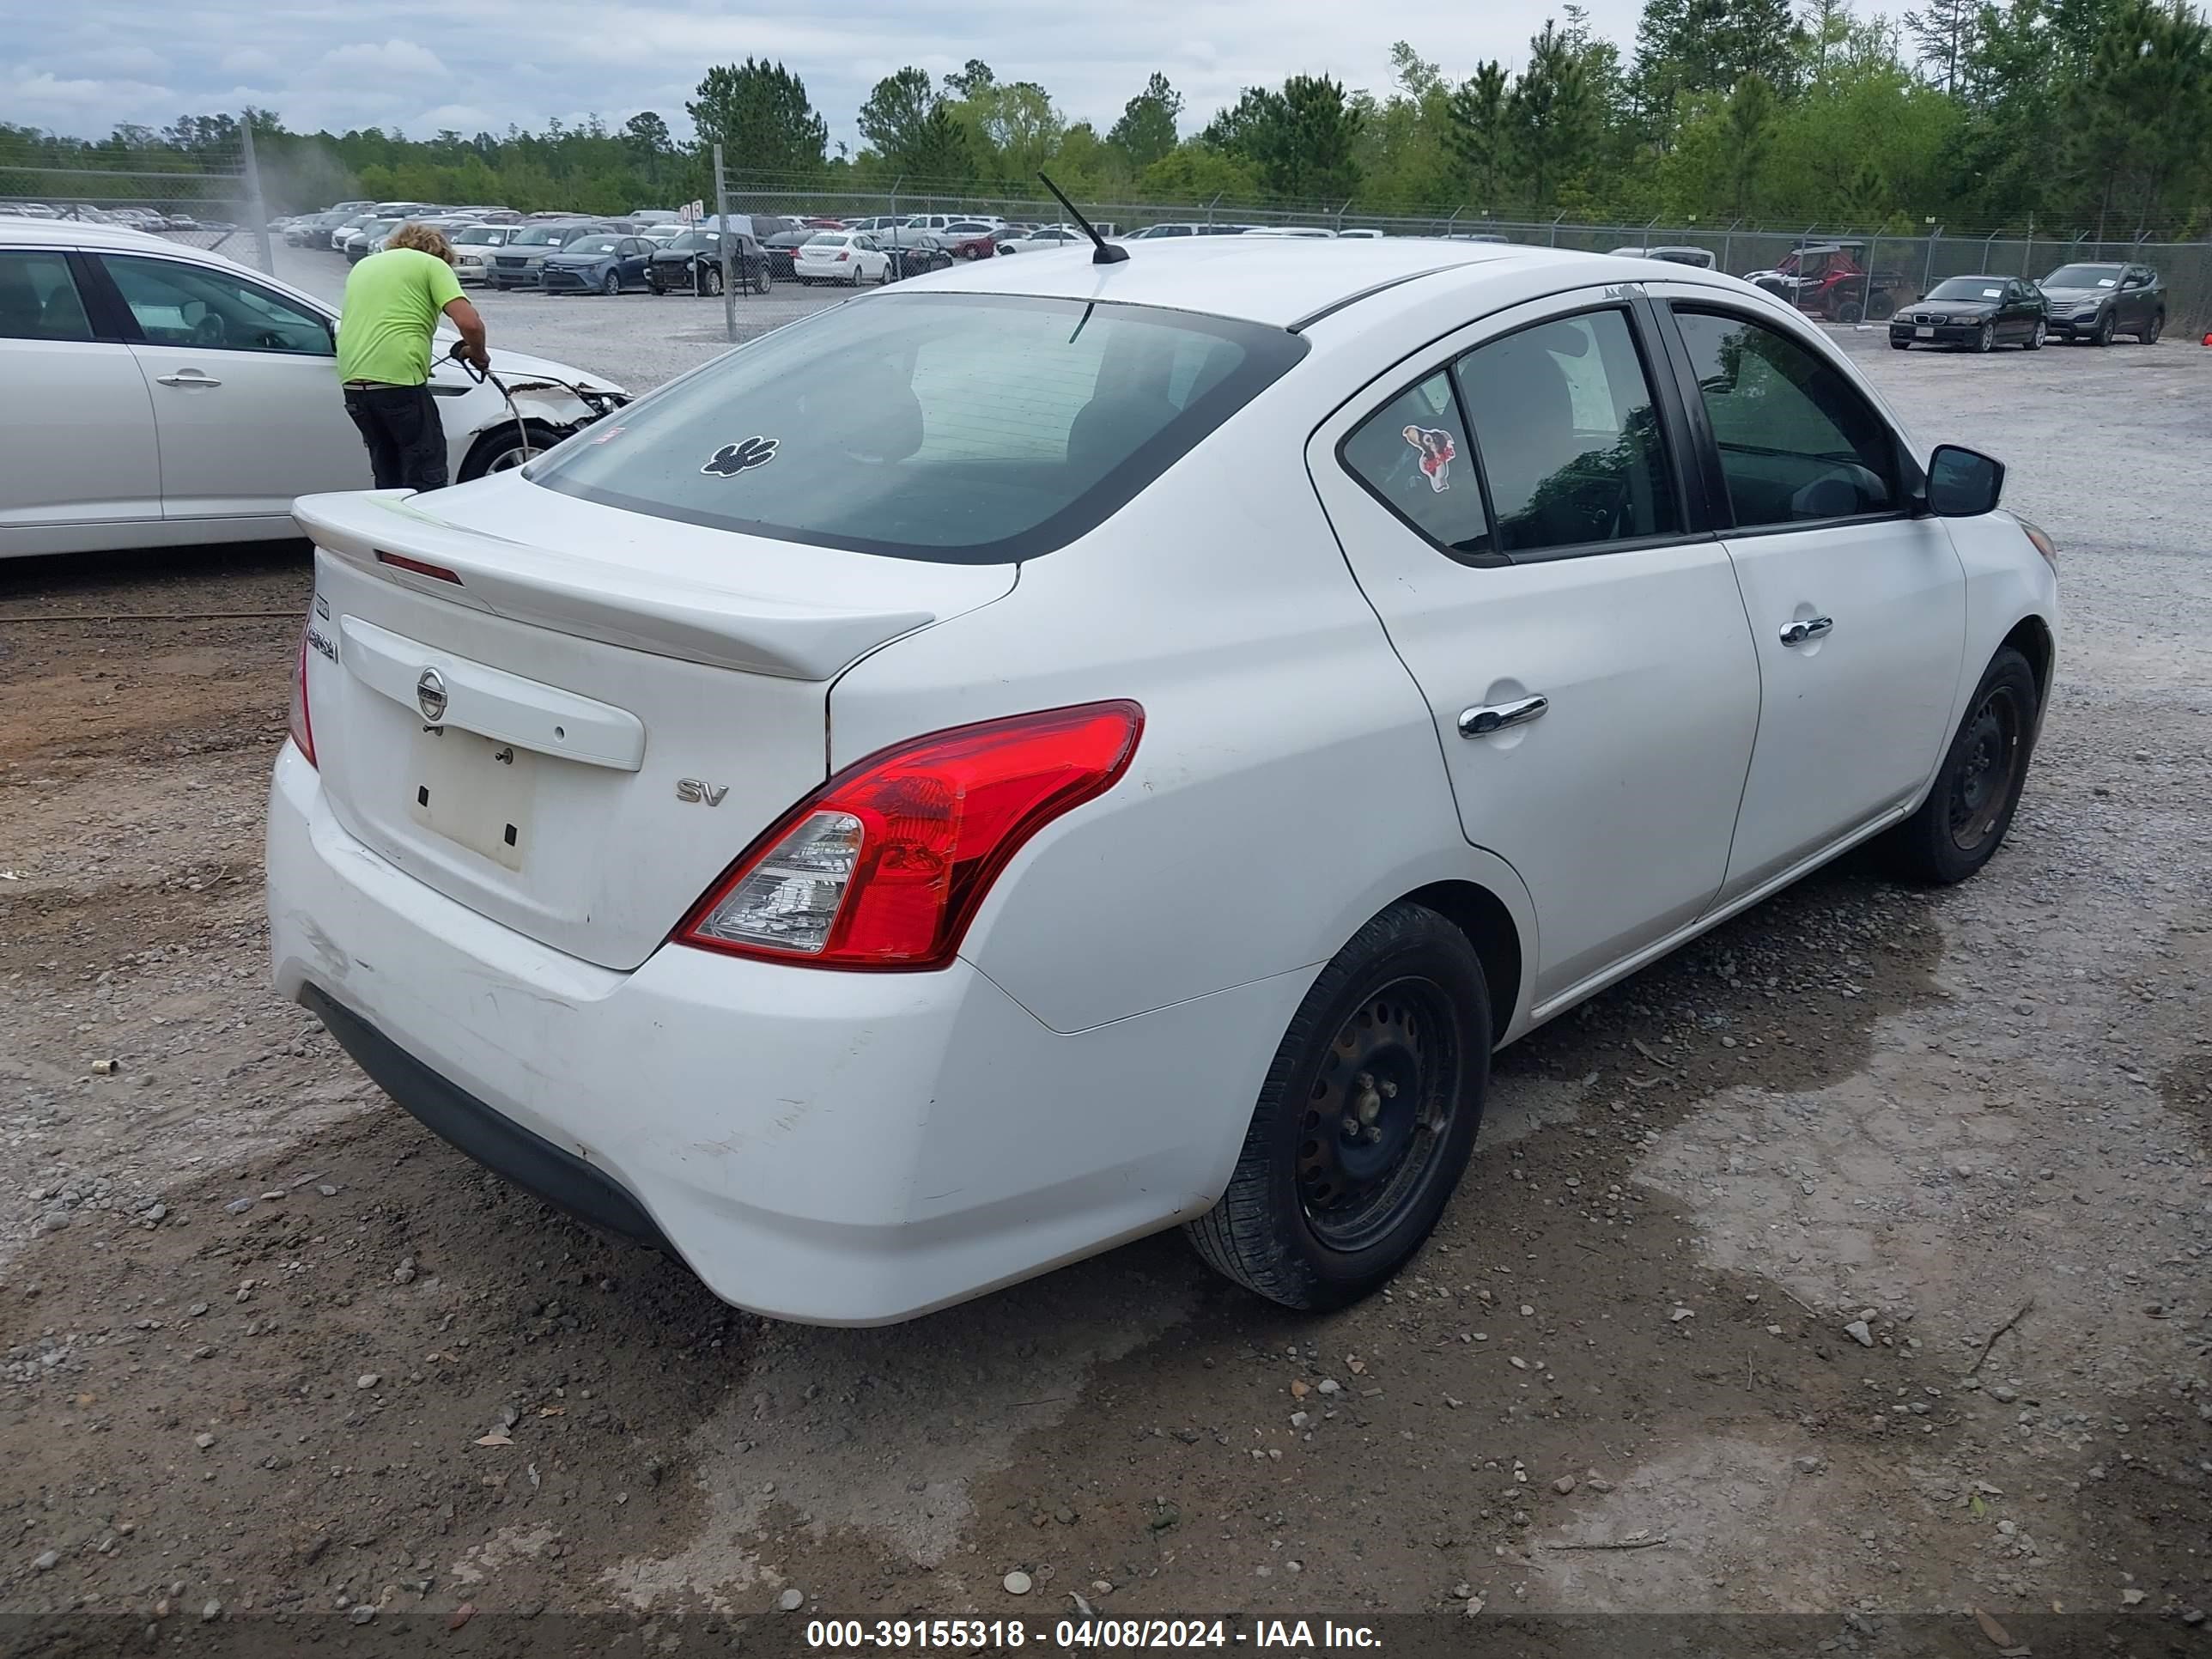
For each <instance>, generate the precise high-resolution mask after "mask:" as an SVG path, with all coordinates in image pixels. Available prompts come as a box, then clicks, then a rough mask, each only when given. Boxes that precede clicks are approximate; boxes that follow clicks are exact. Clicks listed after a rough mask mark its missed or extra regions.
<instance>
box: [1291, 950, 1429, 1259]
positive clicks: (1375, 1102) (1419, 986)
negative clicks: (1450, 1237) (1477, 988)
mask: <svg viewBox="0 0 2212 1659" xmlns="http://www.w3.org/2000/svg"><path fill="white" fill-rule="evenodd" d="M1453 1030H1454V1028H1453V1025H1452V1022H1451V1018H1450V1016H1449V1003H1448V1001H1447V1000H1446V998H1445V995H1444V993H1443V990H1442V989H1441V988H1440V987H1438V986H1437V985H1436V984H1435V983H1434V982H1433V981H1430V980H1426V979H1421V978H1407V979H1401V980H1396V981H1392V982H1391V983H1390V984H1389V985H1386V986H1384V987H1383V988H1382V989H1381V990H1379V991H1376V992H1375V993H1374V994H1371V995H1370V996H1369V997H1368V998H1367V999H1366V1000H1364V1001H1363V1002H1362V1003H1361V1004H1360V1005H1359V1006H1358V1007H1357V1008H1355V1009H1353V1010H1352V1013H1351V1015H1350V1016H1349V1017H1348V1018H1346V1020H1345V1022H1344V1024H1342V1025H1341V1026H1340V1028H1339V1029H1338V1030H1337V1033H1336V1036H1335V1037H1334V1039H1333V1040H1332V1041H1331V1042H1330V1043H1329V1046H1328V1051H1327V1053H1326V1054H1324V1055H1323V1056H1322V1062H1321V1065H1320V1067H1319V1069H1318V1070H1317V1072H1316V1074H1315V1077H1314V1081H1313V1085H1312V1088H1311V1091H1310V1093H1309V1095H1308V1097H1307V1099H1306V1102H1305V1109H1304V1114H1303V1115H1302V1116H1301V1118H1300V1121H1299V1127H1298V1140H1297V1156H1296V1162H1295V1169H1296V1180H1297V1192H1298V1204H1299V1207H1300V1209H1301V1211H1302V1212H1304V1216H1305V1220H1306V1225H1307V1226H1308V1227H1309V1228H1310V1229H1311V1230H1312V1232H1313V1235H1314V1237H1315V1238H1316V1240H1317V1241H1318V1242H1320V1243H1322V1244H1323V1245H1325V1246H1327V1247H1328V1249H1333V1250H1338V1251H1342V1252H1345V1253H1347V1254H1348V1253H1350V1252H1352V1251H1355V1250H1360V1249H1365V1248H1367V1247H1368V1246H1370V1245H1371V1244H1374V1243H1376V1242H1377V1241H1378V1240H1381V1239H1383V1238H1384V1237H1387V1236H1388V1235H1389V1233H1390V1231H1391V1230H1392V1229H1393V1228H1395V1226H1396V1225H1398V1224H1399V1223H1400V1222H1401V1220H1402V1219H1403V1218H1404V1217H1405V1215H1406V1213H1407V1212H1408V1211H1409V1210H1410V1209H1412V1208H1413V1206H1414V1205H1415V1204H1416V1203H1418V1202H1419V1200H1420V1197H1421V1194H1423V1193H1424V1192H1425V1190H1426V1189H1427V1187H1428V1185H1429V1181H1430V1177H1431V1176H1433V1175H1434V1173H1435V1172H1436V1170H1437V1167H1438V1164H1439V1161H1440V1158H1441V1156H1442V1153H1443V1147H1444V1145H1445V1143H1446V1142H1447V1141H1448V1140H1449V1139H1450V1138H1451V1132H1452V1124H1453V1121H1454V1119H1455V1117H1456V1115H1457V1114H1458V1111H1459V1094H1460V1086H1459V1085H1460V1066H1461V1056H1460V1054H1459V1053H1458V1049H1457V1044H1456V1043H1455V1041H1454V1037H1453Z"/></svg>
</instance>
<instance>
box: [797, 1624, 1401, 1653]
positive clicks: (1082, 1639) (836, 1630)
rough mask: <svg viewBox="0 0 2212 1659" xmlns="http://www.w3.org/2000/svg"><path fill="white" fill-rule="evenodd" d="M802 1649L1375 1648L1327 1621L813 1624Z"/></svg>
mask: <svg viewBox="0 0 2212 1659" xmlns="http://www.w3.org/2000/svg"><path fill="white" fill-rule="evenodd" d="M806 1645H807V1647H808V1648H809V1649H811V1650H816V1651H818V1652H823V1653H864V1652H877V1653H882V1652H892V1653H896V1652H900V1651H902V1650H932V1649H935V1650H953V1651H957V1650H961V1649H966V1650H969V1651H975V1650H984V1651H989V1650H1004V1649H1008V1648H1020V1647H1029V1646H1036V1647H1041V1648H1055V1649H1061V1650H1073V1649H1083V1648H1116V1649H1145V1648H1231V1647H1243V1648H1258V1649H1262V1650H1308V1651H1311V1650H1317V1649H1324V1648H1338V1649H1342V1648H1365V1649H1376V1648H1380V1647H1381V1646H1382V1645H1383V1644H1382V1642H1381V1640H1380V1638H1377V1636H1376V1633H1375V1632H1374V1631H1373V1630H1372V1629H1371V1628H1370V1626H1365V1625H1340V1624H1337V1623H1335V1622H1334V1620H1326V1619H1324V1620H1318V1621H1314V1620H1304V1619H1262V1620H1254V1621H1253V1622H1252V1623H1251V1624H1250V1625H1249V1626H1239V1625H1234V1624H1232V1623H1231V1622H1230V1621H1229V1620H1225V1619H1097V1618H1090V1619H1060V1620H1054V1621H1053V1622H1052V1623H1050V1624H1046V1623H1044V1622H1042V1621H1041V1620H1040V1621H1039V1622H1037V1623H1036V1624H1035V1625H1032V1624H1030V1622H1029V1621H1028V1620H1022V1619H878V1620H860V1619H816V1620H810V1621H808V1624H807V1626H806Z"/></svg>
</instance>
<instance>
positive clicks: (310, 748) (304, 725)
mask: <svg viewBox="0 0 2212 1659" xmlns="http://www.w3.org/2000/svg"><path fill="white" fill-rule="evenodd" d="M313 627H314V624H313V623H312V622H311V623H303V624H302V625H301V629H300V649H299V650H298V652H297V653H295V655H294V656H293V658H292V710H291V716H290V721H289V725H290V730H291V734H292V741H293V742H294V743H295V744H297V745H298V746H299V750H300V752H301V754H303V755H305V756H306V757H307V764H308V765H310V766H314V765H315V764H316V761H315V723H314V721H313V720H312V719H311V718H309V716H308V714H307V635H308V632H309V630H310V629H313Z"/></svg>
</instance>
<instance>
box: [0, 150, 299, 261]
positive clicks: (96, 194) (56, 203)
mask: <svg viewBox="0 0 2212 1659" xmlns="http://www.w3.org/2000/svg"><path fill="white" fill-rule="evenodd" d="M100 159H101V160H102V161H103V162H106V161H113V162H114V165H113V166H102V167H65V166H58V165H56V164H55V163H54V162H53V161H51V160H49V159H46V158H44V157H41V156H39V155H33V154H24V153H21V152H17V153H12V154H11V153H10V152H9V151H8V150H7V149H0V214H4V215H7V216H15V217H21V216H29V217H33V218H53V219H74V220H79V221H83V222H91V223H95V224H115V225H121V226H125V227H126V228H131V229H134V230H147V231H151V232H153V233H154V234H156V235H159V236H163V237H167V239H169V240H172V241H177V242H182V243H185V244H186V245H188V246H192V247H200V248H211V249H214V250H216V251H217V252H221V253H222V254H224V255H225V256H227V257H228V258H232V259H235V260H237V261H238V262H239V263H240V264H244V265H246V266H249V267H251V268H252V269H254V270H261V271H266V272H270V274H274V270H275V265H274V263H273V260H272V258H271V255H270V245H269V233H268V213H267V211H266V210H265V208H264V206H263V203H262V196H261V186H260V179H259V175H258V170H257V169H256V167H255V165H254V161H253V153H252V142H251V139H250V138H248V139H247V140H246V143H245V146H244V148H243V149H241V151H240V153H238V154H237V155H229V156H221V157H214V158H210V164H209V165H207V166H204V167H186V166H183V165H180V163H179V159H178V158H176V157H174V156H173V155H132V154H131V153H128V152H125V153H122V154H119V155H112V156H111V155H105V154H103V155H102V156H101V158H100Z"/></svg>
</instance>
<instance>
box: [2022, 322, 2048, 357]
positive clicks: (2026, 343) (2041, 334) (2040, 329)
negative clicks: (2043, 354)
mask: <svg viewBox="0 0 2212 1659" xmlns="http://www.w3.org/2000/svg"><path fill="white" fill-rule="evenodd" d="M2046 333H2047V331H2046V330H2045V327H2044V325H2043V322H2042V319H2037V321H2036V325H2035V332H2034V333H2033V334H2031V335H2029V336H2028V337H2027V338H2026V339H2025V340H2023V341H2021V345H2022V346H2023V347H2024V348H2025V349H2027V350H2029V351H2040V350H2042V349H2043V342H2044V338H2045V334H2046Z"/></svg>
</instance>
